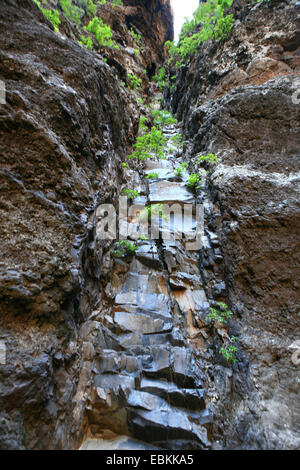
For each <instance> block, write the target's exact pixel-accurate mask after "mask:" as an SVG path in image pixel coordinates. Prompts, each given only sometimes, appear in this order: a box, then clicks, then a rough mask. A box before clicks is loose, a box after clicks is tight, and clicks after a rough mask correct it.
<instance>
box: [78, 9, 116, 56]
mask: <svg viewBox="0 0 300 470" xmlns="http://www.w3.org/2000/svg"><path fill="white" fill-rule="evenodd" d="M83 29H85V30H86V31H89V32H90V33H92V34H93V35H94V36H95V38H96V39H97V41H98V43H99V44H100V46H107V47H112V48H114V49H119V46H118V45H117V43H116V42H115V41H114V40H113V39H112V31H111V29H110V26H109V25H107V24H105V23H104V22H103V20H102V19H101V18H98V17H96V16H95V17H94V18H93V19H92V20H91V21H90V22H89V24H88V25H87V26H85V27H84V28H83Z"/></svg>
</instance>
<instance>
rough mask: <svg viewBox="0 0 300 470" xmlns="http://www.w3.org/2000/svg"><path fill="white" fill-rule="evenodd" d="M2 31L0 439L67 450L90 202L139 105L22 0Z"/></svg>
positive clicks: (117, 174) (73, 438)
mask: <svg viewBox="0 0 300 470" xmlns="http://www.w3.org/2000/svg"><path fill="white" fill-rule="evenodd" d="M148 3H149V2H148ZM150 3H153V2H150ZM157 3H158V2H156V4H157ZM52 4H53V2H52ZM162 21H163V20H162ZM169 21H170V19H169ZM132 24H133V25H134V21H133V22H132ZM169 26H170V25H166V29H168V28H169ZM161 28H162V26H159V25H157V29H158V30H161ZM0 30H1V34H0V44H1V47H0V50H1V52H0V56H1V60H0V77H1V80H3V81H4V82H5V85H6V91H7V93H6V101H7V102H6V104H5V105H1V106H0V138H1V144H0V145H1V169H0V179H1V185H0V188H1V189H0V191H1V203H0V217H1V232H0V238H1V248H0V249H1V256H0V297H1V300H0V331H1V332H0V339H1V340H2V341H3V342H4V343H5V345H6V350H7V355H6V365H1V366H0V447H1V448H3V449H16V448H18V449H24V448H26V449H28V448H33V449H69V448H76V447H77V446H78V443H79V442H80V440H81V438H82V435H83V433H84V432H85V427H86V418H85V403H86V399H87V396H86V388H88V384H89V381H90V380H91V377H90V375H88V374H87V369H86V367H85V360H87V361H88V360H89V358H90V357H91V355H92V352H93V345H92V344H90V343H89V342H86V343H84V342H83V341H82V336H81V335H80V334H79V332H80V326H81V324H82V323H83V322H84V321H85V320H86V319H87V317H88V316H89V315H90V314H91V312H92V311H93V308H95V305H97V304H98V305H101V294H100V287H101V286H100V283H99V279H100V273H101V267H102V258H103V253H104V252H105V250H106V248H107V247H106V245H107V243H106V242H103V241H99V240H96V223H97V220H96V207H97V206H98V205H99V204H100V203H102V202H107V201H109V202H110V203H116V201H117V198H118V194H119V190H120V187H121V185H122V181H123V180H124V175H123V173H122V168H121V162H122V160H124V159H125V156H126V155H127V154H128V153H129V152H130V150H131V146H132V144H133V142H134V139H135V136H136V132H137V129H138V120H139V114H140V111H139V107H138V106H137V103H136V97H135V96H134V94H133V93H132V92H131V91H130V90H128V89H126V88H125V87H124V86H122V84H121V82H120V80H119V79H118V77H116V69H115V68H113V67H110V66H109V65H108V64H106V63H105V62H104V61H103V59H102V56H101V55H100V54H97V53H93V52H89V51H88V50H86V49H85V48H83V47H80V46H79V45H78V44H77V42H76V41H74V40H73V39H74V38H76V31H73V30H72V28H71V26H70V25H69V26H68V25H67V24H65V25H64V24H63V25H62V31H63V33H64V36H62V35H59V34H55V33H54V31H53V28H52V26H51V24H50V23H49V22H48V21H47V20H46V19H45V18H44V16H43V15H42V13H41V12H40V10H39V9H38V7H37V6H36V5H35V4H34V3H33V2H32V1H31V0H21V1H20V0H18V1H17V0H8V1H6V2H5V4H4V2H2V3H1V6H0ZM144 32H145V34H146V31H144ZM164 34H165V33H164ZM126 35H129V33H128V30H127V29H126ZM125 40H126V37H125V39H124V41H125ZM153 40H156V39H153ZM99 52H100V51H99ZM154 56H155V54H154ZM126 57H127V56H126ZM126 57H125V59H124V60H125V64H126V60H127V59H126ZM155 57H156V56H155ZM111 60H113V59H111ZM149 64H150V65H149V67H150V68H151V66H152V60H151V61H150V62H149ZM155 65H156V64H155ZM142 66H143V67H144V66H145V65H140V66H139V67H140V69H141V68H142ZM123 67H125V65H124V64H123Z"/></svg>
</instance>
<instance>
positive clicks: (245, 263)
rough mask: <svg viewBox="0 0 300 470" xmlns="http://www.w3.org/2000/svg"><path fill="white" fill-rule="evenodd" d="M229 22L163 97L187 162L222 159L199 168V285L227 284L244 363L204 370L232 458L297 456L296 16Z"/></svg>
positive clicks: (271, 13) (238, 8)
mask: <svg viewBox="0 0 300 470" xmlns="http://www.w3.org/2000/svg"><path fill="white" fill-rule="evenodd" d="M232 12H233V14H234V15H235V18H236V20H237V21H236V23H235V25H234V27H233V29H232V31H231V33H230V34H229V36H228V38H227V39H226V40H224V41H221V42H220V43H211V42H208V43H207V44H205V45H204V46H203V47H202V48H201V49H200V50H199V53H197V54H196V55H195V56H194V57H193V58H192V59H191V61H190V63H189V64H188V65H186V66H184V67H183V68H182V69H181V71H180V72H179V73H178V74H177V80H176V82H175V87H174V91H173V93H172V94H170V93H169V92H167V93H166V95H165V98H166V102H167V103H168V104H169V107H170V109H171V110H172V111H173V112H175V113H177V117H178V118H179V119H180V120H182V123H183V128H184V132H185V137H186V139H187V141H188V144H187V145H186V148H185V151H186V160H187V161H190V162H191V161H193V159H194V158H195V157H196V156H197V155H201V154H207V153H209V152H213V153H215V154H216V155H217V156H218V157H219V158H220V163H219V164H218V165H216V166H213V167H208V168H207V169H209V170H210V171H211V173H210V175H209V194H210V199H211V203H212V208H211V209H210V210H208V211H207V213H206V223H207V227H208V228H210V230H212V231H213V232H216V233H217V234H218V237H219V241H220V250H221V253H219V254H220V255H221V259H222V258H223V261H222V264H221V270H220V260H219V261H217V264H215V263H212V262H210V261H209V258H211V255H210V253H209V251H208V250H204V253H203V263H204V264H203V276H204V278H205V279H206V286H207V290H208V292H210V298H213V297H214V296H215V295H216V294H218V289H217V290H216V289H215V287H216V286H217V285H218V283H219V281H220V280H222V277H223V279H224V281H225V284H224V287H226V292H224V293H223V295H225V297H226V296H227V298H228V300H229V305H230V307H231V308H232V309H233V311H234V312H235V314H236V316H235V320H234V321H230V322H229V325H230V328H229V331H230V333H231V334H232V335H237V336H238V337H239V344H240V347H241V357H240V358H239V364H238V365H234V366H233V372H232V371H231V370H230V369H228V368H224V365H222V364H220V361H219V360H218V356H215V361H213V363H214V367H213V368H212V369H211V377H212V388H213V389H214V393H215V394H216V395H215V399H214V404H213V403H212V407H213V408H214V413H215V421H214V435H215V437H216V439H217V436H219V438H220V440H221V441H222V442H223V445H224V446H225V448H230V449H241V448H242V449H282V448H289V449H295V448H299V446H300V441H299V430H300V428H299V426H300V422H299V417H300V402H299V364H297V363H295V362H293V360H292V353H293V352H295V349H293V347H295V341H296V340H299V337H300V336H299V335H300V330H299V300H300V299H299V279H298V277H299V276H298V274H297V273H299V233H300V230H299V229H300V218H299V216H300V210H299V183H300V173H299V170H300V167H299V148H300V146H299V144H300V140H299V135H300V133H299V130H300V128H299V119H300V107H299V89H300V88H299V87H300V77H299V73H300V63H299V52H300V48H299V47H300V37H299V31H300V29H299V27H300V21H299V15H300V6H299V2H292V1H284V0H283V1H279V0H277V1H275V0H274V1H273V0H271V1H269V2H262V3H259V4H256V5H253V3H252V2H247V1H237V2H234V4H233V8H232ZM173 74H174V72H173V71H170V75H173ZM218 263H219V264H218ZM216 266H219V267H218V271H216V270H215V267H216ZM293 345H294V346H293ZM212 350H214V348H212ZM215 351H216V349H215ZM296 362H297V361H296Z"/></svg>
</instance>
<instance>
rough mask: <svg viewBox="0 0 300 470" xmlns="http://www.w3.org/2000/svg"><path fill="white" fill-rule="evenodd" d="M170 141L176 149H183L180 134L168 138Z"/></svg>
mask: <svg viewBox="0 0 300 470" xmlns="http://www.w3.org/2000/svg"><path fill="white" fill-rule="evenodd" d="M170 141H171V142H172V144H173V145H175V146H176V147H178V148H182V147H183V140H182V134H175V135H172V136H171V137H170Z"/></svg>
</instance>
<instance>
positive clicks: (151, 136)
mask: <svg viewBox="0 0 300 470" xmlns="http://www.w3.org/2000/svg"><path fill="white" fill-rule="evenodd" d="M145 122H147V119H146V118H142V120H141V121H140V130H141V132H145V130H146V129H147V127H146V126H145ZM166 140H167V139H166V138H165V136H164V135H163V133H162V132H161V131H160V130H159V129H157V127H152V128H151V131H150V132H148V133H146V134H145V133H143V134H142V135H139V136H138V137H137V139H136V143H135V144H134V148H135V150H134V152H133V153H132V154H131V155H129V156H128V157H127V158H129V159H135V158H138V159H139V160H146V159H147V158H151V157H156V158H157V159H158V160H159V159H165V158H166V157H165V155H164V152H163V149H164V146H165V144H166Z"/></svg>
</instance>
